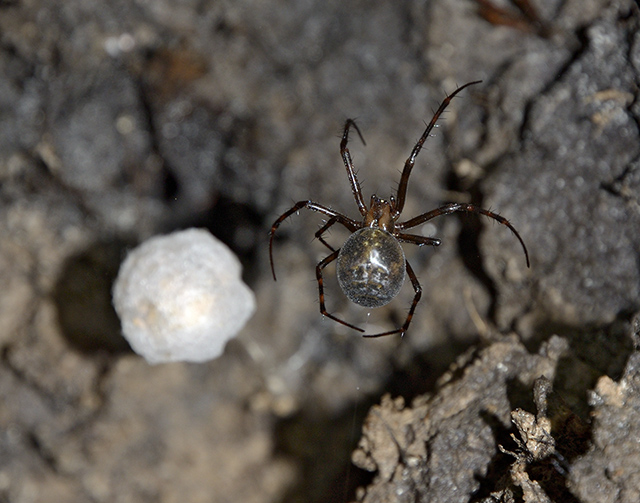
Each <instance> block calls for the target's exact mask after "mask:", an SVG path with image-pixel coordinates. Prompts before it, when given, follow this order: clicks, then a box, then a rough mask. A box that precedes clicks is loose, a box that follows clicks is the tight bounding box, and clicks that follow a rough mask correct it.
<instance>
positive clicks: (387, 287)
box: [336, 227, 406, 308]
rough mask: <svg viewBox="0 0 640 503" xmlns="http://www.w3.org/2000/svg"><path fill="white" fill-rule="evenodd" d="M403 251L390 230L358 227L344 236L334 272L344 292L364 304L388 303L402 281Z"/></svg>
mask: <svg viewBox="0 0 640 503" xmlns="http://www.w3.org/2000/svg"><path fill="white" fill-rule="evenodd" d="M405 264H406V261H405V257H404V250H403V249H402V246H400V243H399V242H398V240H397V239H396V238H394V237H393V236H392V235H391V234H390V233H388V232H387V231H384V230H382V229H380V228H376V227H365V228H363V229H360V230H358V231H356V232H354V233H353V234H351V236H349V238H348V239H347V241H346V242H345V243H344V245H343V246H342V248H341V249H340V253H339V254H338V264H337V266H336V273H337V276H338V283H339V284H340V288H342V291H343V292H344V294H345V295H346V296H347V297H348V298H349V300H351V301H352V302H355V303H356V304H358V305H360V306H364V307H372V308H373V307H381V306H384V305H385V304H388V303H389V302H391V301H392V300H393V299H394V298H395V297H396V295H398V292H399V291H400V288H402V284H403V283H404V276H405V267H406V265H405Z"/></svg>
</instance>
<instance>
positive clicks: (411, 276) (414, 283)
mask: <svg viewBox="0 0 640 503" xmlns="http://www.w3.org/2000/svg"><path fill="white" fill-rule="evenodd" d="M406 268H407V274H408V275H409V279H410V280H411V286H413V291H414V292H415V295H414V296H413V301H412V302H411V307H410V308H409V312H408V313H407V319H406V320H405V321H404V324H403V325H402V327H400V328H396V329H395V330H389V331H388V332H382V333H381V334H372V335H369V334H365V335H363V336H362V337H384V336H385V335H393V334H400V337H403V336H404V334H405V333H406V331H407V330H408V329H409V325H410V324H411V320H412V319H413V313H414V312H415V310H416V306H417V305H418V302H420V297H422V286H420V282H419V281H418V278H417V276H416V274H415V273H414V272H413V269H412V267H411V266H410V265H409V262H406Z"/></svg>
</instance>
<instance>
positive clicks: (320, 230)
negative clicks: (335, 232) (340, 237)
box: [315, 217, 360, 252]
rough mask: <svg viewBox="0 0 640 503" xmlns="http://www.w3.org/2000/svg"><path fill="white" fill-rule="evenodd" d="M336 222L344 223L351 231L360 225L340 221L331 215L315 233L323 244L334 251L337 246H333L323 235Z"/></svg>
mask: <svg viewBox="0 0 640 503" xmlns="http://www.w3.org/2000/svg"><path fill="white" fill-rule="evenodd" d="M335 223H340V224H342V225H344V226H345V227H346V228H347V229H349V231H350V232H355V231H356V230H358V228H359V227H360V226H355V227H352V226H351V224H350V223H349V222H345V221H340V220H338V218H337V217H331V218H330V219H329V220H328V221H327V223H326V224H324V225H323V226H322V227H320V228H319V229H318V231H317V232H316V234H315V237H316V238H317V239H318V241H320V242H321V243H322V244H323V245H325V246H326V247H327V248H329V249H330V250H331V251H332V252H334V251H336V250H335V248H334V247H333V246H331V245H330V244H329V243H327V242H326V241H325V240H324V238H323V237H322V235H323V234H324V233H325V232H327V230H329V228H330V227H331V226H332V225H333V224H335Z"/></svg>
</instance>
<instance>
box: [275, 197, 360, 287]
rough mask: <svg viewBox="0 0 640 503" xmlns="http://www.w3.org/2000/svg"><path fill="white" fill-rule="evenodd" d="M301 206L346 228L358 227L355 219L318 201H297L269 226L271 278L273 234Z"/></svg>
mask: <svg viewBox="0 0 640 503" xmlns="http://www.w3.org/2000/svg"><path fill="white" fill-rule="evenodd" d="M302 208H306V209H308V210H313V211H317V212H319V213H323V214H325V215H327V216H328V217H331V218H335V219H336V222H340V223H341V224H342V225H344V226H345V227H347V228H348V229H351V228H353V229H354V230H355V229H357V228H358V227H359V225H358V223H357V222H356V221H355V220H351V219H350V218H349V217H347V216H345V215H343V214H341V213H338V212H337V211H334V210H332V209H331V208H327V207H326V206H323V205H321V204H318V203H314V202H313V201H298V202H297V203H296V204H294V205H293V206H292V207H291V208H289V209H288V210H287V211H285V212H284V213H283V214H282V215H280V216H279V217H278V219H277V220H276V221H275V222H273V225H272V226H271V230H270V231H269V262H270V263H271V273H272V274H273V279H274V281H275V279H276V270H275V268H274V266H273V236H274V235H275V233H276V231H277V230H278V227H280V224H281V223H282V222H283V221H284V220H285V219H287V218H288V217H290V216H291V215H293V214H294V213H295V212H296V211H299V210H301V209H302Z"/></svg>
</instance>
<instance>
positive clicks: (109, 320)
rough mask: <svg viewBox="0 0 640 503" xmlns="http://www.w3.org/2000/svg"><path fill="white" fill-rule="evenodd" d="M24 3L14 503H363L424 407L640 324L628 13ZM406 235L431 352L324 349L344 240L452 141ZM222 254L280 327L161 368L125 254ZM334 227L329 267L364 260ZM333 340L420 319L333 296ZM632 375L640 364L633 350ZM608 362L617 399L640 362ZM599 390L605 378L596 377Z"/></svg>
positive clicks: (602, 351)
mask: <svg viewBox="0 0 640 503" xmlns="http://www.w3.org/2000/svg"><path fill="white" fill-rule="evenodd" d="M494 1H495V3H488V2H487V1H485V0H482V1H481V0H418V1H408V2H392V1H372V0H368V1H367V0H363V1H357V0H353V1H347V2H337V1H331V0H329V1H319V0H295V1H275V0H271V1H251V0H236V1H228V0H226V1H215V0H181V1H176V2H170V1H167V0H155V1H150V0H115V1H111V2H99V1H95V0H83V1H79V0H65V1H62V0H53V1H52V0H48V1H43V0H4V1H1V2H0V236H1V238H0V284H1V285H2V292H1V293H0V355H1V359H0V501H11V502H14V501H15V502H30V501H48V502H52V503H55V502H69V501H96V502H100V501H105V502H107V501H118V502H144V501H154V502H178V501H180V502H200V501H203V502H204V501H207V502H212V501H213V502H235V501H242V502H255V503H259V502H283V503H289V502H298V501H300V502H302V501H304V502H320V501H336V502H343V501H349V500H351V499H353V498H354V497H355V496H354V494H355V492H354V491H355V487H357V486H359V485H366V484H367V483H368V481H369V480H370V479H371V477H372V475H371V474H369V473H367V472H364V471H362V470H360V469H358V468H356V467H355V466H352V465H351V464H350V461H349V459H350V456H351V451H352V450H353V448H354V446H355V445H356V443H357V441H358V439H359V437H360V430H361V426H362V421H363V418H364V416H365V415H366V413H367V411H368V408H369V406H370V405H371V404H373V403H377V402H378V401H379V400H380V397H381V396H382V395H383V394H384V393H391V394H392V395H393V396H403V397H405V398H406V399H407V400H410V399H411V398H414V397H415V396H417V395H419V394H421V393H424V392H427V391H431V390H433V389H434V383H435V381H436V380H437V379H438V377H439V376H440V375H441V374H442V373H443V372H444V371H445V370H446V369H447V367H448V366H449V365H450V364H451V362H453V361H454V360H455V358H456V357H457V356H458V355H460V354H461V353H462V352H464V351H466V350H467V349H468V348H470V347H472V346H473V345H476V344H479V343H482V342H486V341H487V340H490V339H491V338H495V337H496V336H498V335H496V334H506V333H508V332H511V331H515V332H516V333H517V334H518V335H519V336H520V337H521V338H522V340H524V341H525V343H526V344H527V345H528V347H529V348H531V349H532V350H535V349H536V348H537V347H538V346H539V345H540V343H541V342H543V341H545V340H547V339H548V337H549V336H550V335H551V334H561V335H563V336H564V337H566V338H567V340H569V341H570V343H571V344H572V345H573V346H575V347H579V346H580V344H581V341H583V340H584V337H585V333H588V334H593V333H594V330H597V329H598V328H599V327H609V326H611V325H612V324H615V323H619V322H621V321H623V322H624V321H626V320H629V319H630V318H631V316H632V314H633V313H634V312H635V311H637V310H638V308H639V306H640V260H639V259H638V258H639V257H640V232H638V229H640V204H639V200H640V164H639V161H638V159H639V154H640V132H639V128H638V126H639V123H640V108H639V105H638V82H640V36H639V31H638V25H639V22H640V18H639V9H638V5H637V3H635V2H633V1H631V0H613V1H611V0H531V5H528V4H527V3H526V2H522V1H521V2H513V3H512V2H509V1H506V0H504V1H501V0H494ZM473 80H482V81H483V82H482V83H481V84H479V85H476V86H472V87H469V88H468V89H466V90H464V91H463V92H462V93H460V95H458V96H457V97H456V98H455V99H454V100H453V101H452V103H451V105H450V106H449V108H448V109H447V111H446V113H444V114H443V116H442V117H441V119H440V121H439V123H438V126H439V127H437V128H435V129H434V134H433V137H431V138H429V139H428V141H427V144H426V145H425V148H424V149H423V151H422V152H421V153H420V155H419V156H418V158H417V162H416V167H415V169H414V170H413V174H412V178H411V181H410V184H409V190H408V200H407V203H406V206H405V209H404V212H403V219H404V218H407V219H408V218H410V217H413V216H416V215H418V214H420V213H423V212H425V211H428V210H431V209H433V208H436V207H437V206H438V205H440V204H442V203H444V202H451V201H453V202H472V203H475V204H478V205H481V206H483V207H485V208H490V209H491V210H493V211H496V212H498V213H499V214H501V215H503V216H504V217H506V218H508V219H509V220H510V222H511V223H512V224H513V225H514V226H515V227H516V229H518V231H519V232H520V234H521V235H522V237H523V239H524V241H525V243H526V244H527V246H528V249H529V253H530V256H531V268H530V269H527V267H526V264H525V259H524V256H523V253H522V249H521V248H520V245H519V243H518V242H517V240H516V239H515V237H514V236H513V235H512V234H511V233H510V232H509V230H508V229H507V228H506V227H504V226H502V225H499V224H497V223H496V222H494V221H492V220H490V219H488V218H486V217H481V218H478V217H476V216H471V215H462V214H458V215H452V216H447V217H440V218H437V219H435V220H433V221H431V222H429V225H426V226H424V228H417V229H416V233H423V234H425V235H429V236H437V237H438V238H440V239H442V245H441V246H440V247H439V248H435V249H434V248H430V247H423V248H417V247H413V246H411V245H405V247H404V248H405V253H406V255H407V258H408V260H409V261H410V262H411V264H412V266H413V269H414V270H415V272H416V274H417V276H418V278H419V280H420V282H421V283H422V286H423V289H424V291H423V295H422V300H421V302H420V304H419V305H418V308H417V310H416V314H415V317H414V320H413V322H412V325H411V327H410V329H409V332H408V333H407V335H406V336H405V337H404V338H403V339H400V338H399V337H396V336H391V337H385V338H380V339H362V338H361V337H360V336H359V334H358V333H356V332H355V331H353V330H350V329H348V328H347V327H344V326H341V325H339V324H336V323H334V322H332V321H331V320H328V319H323V317H322V316H321V315H320V313H319V309H318V294H317V283H316V280H315V265H316V263H317V262H319V261H320V260H321V259H322V258H323V257H324V256H326V255H327V251H328V250H327V249H326V248H325V247H324V246H322V244H321V243H319V242H318V241H317V240H314V233H315V232H316V231H317V229H318V228H319V226H320V225H322V223H323V219H322V215H319V214H316V213H313V212H309V211H302V212H301V213H300V215H298V216H296V215H294V216H293V217H292V218H291V219H289V220H287V221H286V222H284V223H283V224H282V225H281V227H280V229H279V231H278V234H277V237H276V239H275V241H274V260H275V267H276V272H277V274H278V281H277V282H274V281H273V279H272V277H271V272H270V269H269V257H268V231H269V228H270V226H271V224H272V223H273V221H274V220H275V219H276V218H277V217H278V216H279V215H280V214H281V213H283V212H284V211H285V210H286V209H288V208H289V207H290V206H291V205H292V204H293V203H294V202H296V201H299V200H306V199H311V200H313V201H316V202H318V203H320V204H323V205H326V206H330V207H331V208H333V209H336V210H338V211H340V212H342V213H344V214H346V215H348V216H350V217H351V218H356V219H357V218H359V213H358V210H357V207H356V205H355V202H354V199H353V196H352V194H351V191H350V186H349V182H348V179H347V177H346V173H345V169H344V165H343V163H342V160H341V158H340V152H339V142H340V138H339V137H340V134H341V132H342V127H343V125H344V121H345V120H346V119H347V118H355V119H357V121H358V125H359V127H360V129H361V131H362V134H363V136H364V139H365V141H366V146H365V145H363V144H362V143H361V142H360V141H359V139H358V138H357V136H356V135H352V138H351V142H350V145H349V146H350V149H351V154H352V157H353V160H354V163H355V166H356V168H357V169H358V176H359V177H360V181H361V184H362V186H363V192H364V197H365V201H367V203H368V201H369V197H370V195H371V194H373V193H376V194H378V195H379V196H380V197H385V198H386V197H388V196H389V195H391V194H392V193H393V192H394V191H395V189H396V188H397V183H398V181H399V177H400V171H401V169H402V167H403V164H404V161H405V159H406V158H407V157H408V155H409V153H410V152H411V148H412V147H413V145H414V144H415V142H416V140H417V139H418V138H419V137H420V135H421V134H422V131H423V130H424V124H425V122H428V121H429V120H430V119H431V117H432V114H433V111H434V110H435V109H436V108H437V107H438V106H439V104H440V103H441V101H442V100H443V99H444V98H445V96H446V95H447V94H448V93H451V92H452V91H453V90H455V89H456V87H457V86H459V85H462V84H465V83H467V82H469V81H473ZM194 226H195V227H204V228H207V229H209V230H210V231H211V232H212V233H213V234H214V235H215V236H217V237H218V238H219V239H221V240H222V241H224V242H225V243H226V244H227V245H228V246H229V247H230V248H231V249H232V250H233V251H234V252H235V253H236V254H237V255H238V257H239V258H240V260H241V261H242V263H243V267H244V280H245V281H246V283H247V284H248V285H249V286H250V287H251V288H252V290H253V291H254V292H255V294H256V296H257V305H258V309H257V312H256V314H255V316H254V317H253V318H252V320H250V322H249V324H248V325H247V326H246V327H245V329H244V330H243V331H242V332H241V333H240V334H239V335H238V337H237V338H236V339H234V340H232V341H231V342H230V343H229V344H228V346H227V348H226V351H225V354H224V355H223V356H221V357H220V358H218V359H216V360H214V361H211V362H209V363H207V364H186V363H184V364H166V365H159V366H149V365H148V364H147V363H146V362H145V361H144V360H143V359H142V358H140V357H138V356H136V355H135V354H133V353H132V352H131V351H130V349H129V347H128V345H127V343H126V341H125V340H124V339H123V338H122V337H121V335H120V326H119V321H118V319H117V317H116V315H115V313H114V312H113V309H112V307H111V287H112V284H113V281H114V279H115V276H116V274H117V271H118V267H119V265H120V262H121V261H122V260H123V258H124V257H125V256H126V253H127V250H129V249H131V248H132V247H133V246H135V245H137V244H139V243H140V242H142V241H144V240H145V239H146V238H148V237H150V236H152V235H156V234H161V233H167V232H170V231H173V230H176V229H182V228H187V227H194ZM337 227H338V226H335V227H334V230H332V232H331V233H330V234H329V235H328V237H327V240H328V241H329V242H330V243H331V244H332V245H333V246H334V247H336V248H337V247H339V246H341V244H342V242H344V240H345V239H346V238H347V236H348V234H347V233H346V232H345V231H344V230H340V229H338V228H337ZM325 285H326V292H327V307H328V309H329V310H330V312H332V313H334V314H336V315H337V316H339V317H341V318H343V319H345V320H347V321H349V322H351V323H354V324H357V325H361V326H366V327H367V330H368V331H369V332H374V331H381V330H387V329H390V328H393V327H394V326H399V324H401V323H402V321H403V320H404V317H405V315H406V311H407V309H408V307H409V305H410V302H411V299H412V296H413V292H412V290H411V287H410V285H409V284H407V285H405V287H404V288H403V290H402V291H401V293H400V295H399V297H398V298H397V299H396V300H395V301H394V302H392V303H391V304H389V305H387V306H385V307H383V308H379V309H375V310H372V311H371V312H369V311H368V310H366V309H364V308H359V307H358V306H355V305H353V304H351V303H350V302H349V301H348V300H347V299H346V298H345V297H344V295H343V294H342V293H341V291H340V290H339V287H338V286H337V283H336V281H335V278H334V274H333V268H332V267H328V268H327V269H326V283H325ZM621 348H622V349H621ZM631 349H632V348H631V347H629V346H628V344H627V346H625V343H623V342H619V341H616V342H615V343H613V342H611V341H610V340H607V339H606V338H604V339H603V340H600V341H598V344H597V345H596V346H595V349H592V350H591V351H592V352H593V353H594V354H595V355H597V356H593V355H591V354H590V355H586V356H585V359H587V360H588V359H589V358H591V359H592V360H593V359H595V360H598V359H599V360H598V362H599V363H598V365H596V367H597V368H599V369H600V371H599V373H598V372H596V373H595V374H594V376H591V378H592V380H595V378H596V377H597V376H598V375H602V374H605V373H609V374H610V375H611V376H612V377H613V378H616V377H619V374H620V372H621V369H622V366H623V365H624V362H625V361H626V358H627V357H628V356H629V354H630V352H631ZM589 361H591V360H589Z"/></svg>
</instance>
